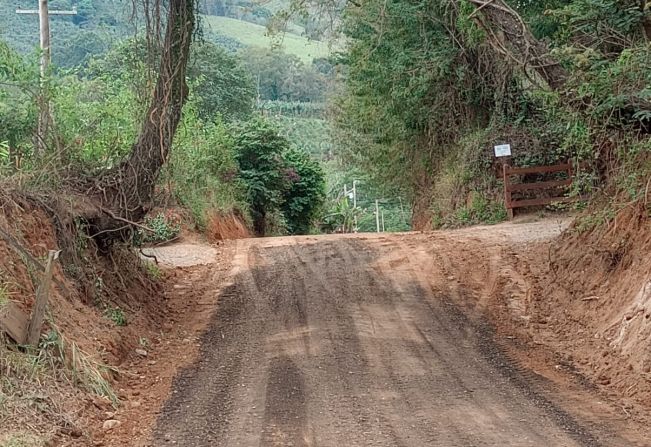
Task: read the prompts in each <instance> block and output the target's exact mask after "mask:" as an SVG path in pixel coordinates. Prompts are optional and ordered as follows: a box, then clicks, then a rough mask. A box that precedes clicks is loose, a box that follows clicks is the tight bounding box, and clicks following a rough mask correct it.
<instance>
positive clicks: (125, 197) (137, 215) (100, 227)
mask: <svg viewBox="0 0 651 447" xmlns="http://www.w3.org/2000/svg"><path fill="white" fill-rule="evenodd" d="M161 2H162V0H156V1H155V5H153V8H154V11H161V10H162V5H161ZM194 8H195V0H170V1H169V5H168V6H167V20H166V31H165V38H164V41H163V45H162V48H161V53H160V54H161V57H160V69H159V74H158V79H157V81H156V86H155V87H154V91H153V95H152V98H151V102H150V105H149V108H148V111H147V113H146V115H145V121H144V122H143V124H142V127H141V130H140V134H139V136H138V138H137V141H136V142H135V143H134V145H133V147H132V149H131V152H130V154H129V156H128V157H127V158H126V159H125V160H124V162H122V163H121V164H120V165H119V166H118V167H116V168H114V169H112V170H110V171H109V172H107V173H106V174H104V175H103V176H101V177H100V178H99V179H89V180H90V183H91V187H90V190H88V189H87V190H86V192H85V194H84V195H88V193H89V192H90V195H91V196H92V197H93V199H94V200H95V201H98V202H99V203H100V204H101V205H100V206H99V207H98V208H96V209H94V210H92V211H90V212H89V211H87V210H86V211H82V217H83V218H84V219H85V220H86V221H87V222H88V225H89V226H90V230H91V231H93V232H94V233H95V234H101V236H100V239H101V240H103V241H110V240H112V239H115V238H116V237H117V236H118V235H119V234H120V233H119V232H118V231H117V229H119V228H121V227H123V226H124V221H125V220H126V221H129V222H134V221H135V222H137V221H139V220H141V219H142V218H143V217H144V216H145V214H146V213H147V211H148V210H149V208H150V207H151V206H152V205H151V200H152V196H153V192H154V188H155V186H156V179H157V178H158V175H159V173H160V169H161V167H162V166H163V165H164V164H165V162H166V161H167V158H168V156H169V151H170V148H171V145H172V141H173V139H174V134H175V133H176V128H177V126H178V124H179V121H180V119H181V112H182V109H183V104H184V103H185V101H186V99H187V96H188V86H187V85H186V69H187V64H188V58H189V55H190V43H191V41H192V35H193V33H194V26H195V14H194V13H195V10H194ZM151 23H160V21H158V22H151ZM155 34H156V33H155V30H153V32H151V33H150V36H151V35H155Z"/></svg>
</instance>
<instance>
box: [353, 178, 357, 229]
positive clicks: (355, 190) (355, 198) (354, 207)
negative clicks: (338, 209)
mask: <svg viewBox="0 0 651 447" xmlns="http://www.w3.org/2000/svg"><path fill="white" fill-rule="evenodd" d="M353 212H354V213H355V214H353V220H354V222H355V228H354V229H353V232H355V233H357V180H353Z"/></svg>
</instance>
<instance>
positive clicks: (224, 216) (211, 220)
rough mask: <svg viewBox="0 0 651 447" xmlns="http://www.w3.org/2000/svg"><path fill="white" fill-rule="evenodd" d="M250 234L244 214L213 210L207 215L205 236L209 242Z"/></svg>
mask: <svg viewBox="0 0 651 447" xmlns="http://www.w3.org/2000/svg"><path fill="white" fill-rule="evenodd" d="M251 236H252V234H251V232H250V231H249V229H248V227H247V226H246V221H245V220H244V216H242V214H241V213H239V212H237V211H234V212H229V213H222V212H217V211H215V212H213V213H212V214H211V215H210V216H209V217H208V224H207V227H206V237H207V238H208V240H209V241H211V242H217V241H225V240H230V239H245V238H248V237H251Z"/></svg>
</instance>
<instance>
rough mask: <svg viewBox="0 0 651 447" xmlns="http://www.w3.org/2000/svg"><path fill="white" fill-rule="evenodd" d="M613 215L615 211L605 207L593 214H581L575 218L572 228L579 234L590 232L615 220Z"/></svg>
mask: <svg viewBox="0 0 651 447" xmlns="http://www.w3.org/2000/svg"><path fill="white" fill-rule="evenodd" d="M615 214H616V213H615V210H614V209H613V208H612V207H606V208H603V209H600V210H599V211H596V212H594V213H589V214H583V215H582V216H579V217H577V218H576V223H575V227H574V228H575V230H576V231H577V232H578V233H579V234H583V233H585V232H588V231H592V230H594V229H595V228H597V227H600V226H602V225H605V224H607V223H608V222H610V221H612V220H613V219H614V218H615Z"/></svg>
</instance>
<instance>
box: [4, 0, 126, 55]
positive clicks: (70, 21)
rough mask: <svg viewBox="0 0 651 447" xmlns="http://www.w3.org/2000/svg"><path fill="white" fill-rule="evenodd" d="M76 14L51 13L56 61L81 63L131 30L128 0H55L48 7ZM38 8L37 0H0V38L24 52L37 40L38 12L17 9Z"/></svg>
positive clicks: (34, 45)
mask: <svg viewBox="0 0 651 447" xmlns="http://www.w3.org/2000/svg"><path fill="white" fill-rule="evenodd" d="M73 6H74V7H76V8H77V11H78V14H77V15H76V16H56V15H52V16H51V20H50V32H51V35H52V59H53V61H54V63H55V64H57V65H60V66H65V67H71V66H74V65H77V64H80V63H83V62H84V61H85V60H86V58H87V57H88V56H89V55H93V54H101V53H103V52H105V51H107V50H108V48H109V47H110V46H111V45H112V44H113V43H114V42H116V41H118V40H120V39H122V38H124V37H125V36H127V35H130V34H132V33H133V27H132V26H131V25H130V22H129V17H130V14H131V2H125V1H123V0H104V1H84V2H81V1H77V0H54V1H51V2H50V9H52V10H57V9H63V10H69V9H72V7H73ZM19 8H20V9H37V8H38V1H37V0H1V1H0V39H2V40H4V41H5V42H7V43H8V44H9V45H10V46H11V47H12V48H14V49H16V50H17V51H19V52H21V53H23V54H26V53H29V52H32V51H34V50H35V49H36V48H37V47H38V42H39V26H38V16H36V15H23V14H16V9H19Z"/></svg>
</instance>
